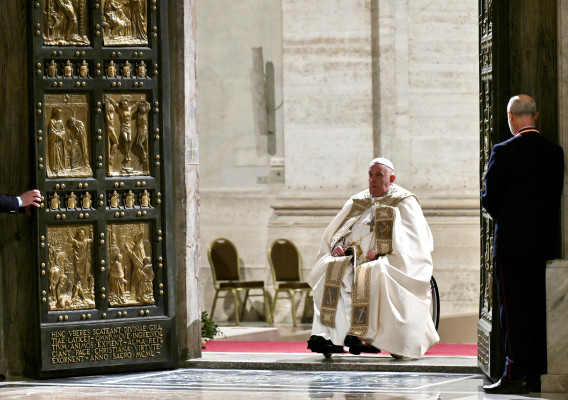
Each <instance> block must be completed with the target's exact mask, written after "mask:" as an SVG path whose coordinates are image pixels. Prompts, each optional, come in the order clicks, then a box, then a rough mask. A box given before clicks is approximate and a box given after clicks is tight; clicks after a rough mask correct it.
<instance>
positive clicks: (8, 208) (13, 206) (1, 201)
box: [0, 193, 20, 214]
mask: <svg viewBox="0 0 568 400" xmlns="http://www.w3.org/2000/svg"><path fill="white" fill-rule="evenodd" d="M19 211H20V203H19V202H18V198H17V197H16V196H9V195H6V194H1V193H0V212H3V213H10V214H16V213H18V212H19Z"/></svg>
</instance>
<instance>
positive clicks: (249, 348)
mask: <svg viewBox="0 0 568 400" xmlns="http://www.w3.org/2000/svg"><path fill="white" fill-rule="evenodd" d="M206 346H207V348H206V349H204V350H203V351H204V352H206V353H208V352H209V353H283V354H285V353H310V354H311V353H312V352H311V351H310V350H308V349H307V348H306V346H307V344H306V342H237V341H234V342H232V341H216V340H212V341H209V342H207V345H206ZM381 354H388V353H385V352H382V353H381ZM426 355H427V356H438V357H477V345H475V344H437V345H435V346H434V347H432V348H431V349H430V350H428V351H427V352H426Z"/></svg>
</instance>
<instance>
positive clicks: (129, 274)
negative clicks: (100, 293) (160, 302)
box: [107, 222, 155, 306]
mask: <svg viewBox="0 0 568 400" xmlns="http://www.w3.org/2000/svg"><path fill="white" fill-rule="evenodd" d="M150 228H151V226H150V223H149V222H146V223H133V224H109V225H108V228H107V229H108V237H109V239H110V240H109V242H108V247H107V251H108V257H109V267H110V270H109V278H108V279H109V282H108V286H109V301H110V304H111V306H134V305H145V304H154V303H155V300H154V267H153V265H152V245H151V243H150Z"/></svg>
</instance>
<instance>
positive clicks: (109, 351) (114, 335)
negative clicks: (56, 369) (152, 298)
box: [50, 325, 164, 364]
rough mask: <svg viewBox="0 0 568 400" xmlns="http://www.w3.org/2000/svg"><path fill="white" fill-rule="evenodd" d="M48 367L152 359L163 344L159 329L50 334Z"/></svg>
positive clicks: (85, 330) (109, 329)
mask: <svg viewBox="0 0 568 400" xmlns="http://www.w3.org/2000/svg"><path fill="white" fill-rule="evenodd" d="M50 339H51V364H76V363H89V362H96V361H107V360H125V359H134V358H148V357H155V356H156V355H158V354H160V350H161V347H162V344H163V343H164V338H163V329H162V327H161V326H160V325H141V326H127V327H117V328H95V329H77V330H73V331H56V332H51V338H50Z"/></svg>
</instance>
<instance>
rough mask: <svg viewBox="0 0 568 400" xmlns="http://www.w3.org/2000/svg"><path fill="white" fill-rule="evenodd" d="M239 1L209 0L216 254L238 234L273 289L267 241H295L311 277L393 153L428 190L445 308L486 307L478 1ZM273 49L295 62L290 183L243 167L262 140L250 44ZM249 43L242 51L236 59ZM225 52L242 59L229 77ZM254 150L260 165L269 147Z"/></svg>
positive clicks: (286, 88) (282, 314)
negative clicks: (353, 199)
mask: <svg viewBox="0 0 568 400" xmlns="http://www.w3.org/2000/svg"><path fill="white" fill-rule="evenodd" d="M261 3H262V4H264V3H263V2H261ZM239 4H240V6H239V7H238V8H236V6H230V7H220V6H217V4H216V3H215V4H212V3H208V2H201V3H200V5H199V7H200V8H201V9H200V10H201V11H200V28H199V29H200V38H201V39H200V40H201V46H200V50H199V54H200V65H199V71H200V85H201V87H200V89H201V93H203V95H202V96H201V97H200V130H201V132H202V138H201V139H202V140H201V155H202V157H207V159H206V160H205V159H202V163H201V165H202V169H201V172H202V174H201V179H202V180H201V182H202V193H201V206H202V209H201V210H202V221H201V222H202V225H201V229H202V248H203V250H204V254H205V251H206V249H207V248H208V246H209V243H210V242H211V241H212V240H213V239H215V238H216V237H226V238H229V239H230V240H232V241H233V242H235V244H236V245H237V248H238V249H239V252H240V255H241V258H242V260H243V262H244V266H245V269H244V272H245V275H246V277H247V279H264V280H265V282H266V283H267V284H268V285H269V286H271V285H272V282H271V277H270V271H269V266H268V262H267V259H266V248H267V246H268V245H269V244H270V243H271V242H272V240H274V239H276V238H280V237H286V238H289V239H291V240H292V241H294V242H295V243H296V244H297V246H298V248H299V249H300V252H301V253H302V259H303V265H304V272H305V273H304V276H307V273H308V272H309V270H310V269H311V267H312V265H313V264H314V262H315V256H316V253H317V250H318V248H319V241H320V238H321V235H322V233H323V230H324V229H325V227H326V226H327V224H328V223H329V222H330V221H331V219H332V218H333V216H334V215H335V214H336V213H337V212H338V211H339V209H340V208H341V207H342V205H343V203H344V202H345V201H346V200H347V199H348V198H349V196H351V195H352V194H354V193H356V192H358V191H360V190H363V189H365V188H366V185H367V179H366V175H367V169H368V163H369V161H370V160H371V159H372V158H373V157H374V156H375V155H384V156H387V157H389V158H391V160H392V161H393V162H394V163H395V166H396V168H397V183H400V184H401V185H403V186H405V187H406V188H407V189H409V190H411V191H413V192H415V193H416V194H417V195H418V197H419V198H420V200H421V202H422V205H423V208H424V212H425V215H426V217H427V219H428V222H429V224H430V227H431V229H432V232H433V235H434V241H435V252H434V254H433V257H434V263H435V276H436V278H437V280H438V284H439V286H440V291H441V296H442V315H456V314H465V313H471V312H476V311H477V309H478V290H479V267H478V261H479V239H478V231H479V212H478V209H479V201H478V191H479V187H478V166H477V154H478V151H479V150H478V121H477V119H478V104H477V99H478V87H477V79H478V77H477V74H478V71H477V68H478V60H477V57H478V55H477V5H476V3H475V2H474V3H471V4H470V2H463V1H460V0H452V1H449V2H444V3H440V2H424V1H415V0H381V1H376V0H353V1H349V2H345V1H343V0H331V1H330V0H326V1H323V0H281V8H280V9H276V8H275V7H274V4H273V5H272V6H271V7H265V8H263V12H262V13H260V12H259V11H258V10H257V8H258V7H260V6H261V4H259V1H252V0H247V1H243V2H240V3H239ZM203 15H205V21H204V20H203V19H201V16H203ZM252 17H254V18H255V19H254V20H252V19H251V18H252ZM242 21H246V22H247V23H248V25H246V26H245V25H244V24H243V22H242ZM280 21H281V26H279V24H280ZM270 22H273V25H274V26H279V27H280V31H275V30H270V31H266V32H267V34H266V35H265V36H264V37H263V40H264V42H262V43H261V41H260V39H259V38H258V36H257V35H258V31H259V30H260V29H263V27H265V26H266V25H268V24H270ZM204 25H206V26H204ZM226 26H230V27H231V32H232V33H233V34H232V36H231V37H228V36H227V35H226V34H225V33H224V32H225V30H226V29H227V28H226ZM213 32H215V35H213ZM221 38H222V39H224V41H223V42H222V41H221V40H220V39H221ZM204 41H207V42H208V44H207V45H204V44H203V42H204ZM270 43H271V44H270ZM259 45H262V46H263V48H264V49H265V55H266V54H267V53H270V51H269V50H267V49H272V53H271V54H272V56H271V57H273V59H274V60H281V61H280V62H281V64H280V65H277V64H275V65H276V69H277V70H281V71H282V72H281V81H279V82H280V84H281V89H280V92H278V91H277V92H278V93H281V95H282V96H283V97H282V98H283V100H284V103H283V106H282V109H281V111H282V112H283V115H282V121H283V125H282V126H280V125H279V128H278V133H277V134H278V137H279V140H282V143H283V146H284V148H283V149H281V148H279V153H278V155H277V158H278V159H280V157H283V162H284V164H283V170H284V175H285V183H284V184H274V183H269V184H268V185H264V184H257V183H255V181H254V179H253V178H254V175H255V174H256V176H257V177H258V176H259V175H261V174H268V172H266V169H267V166H264V165H260V163H257V165H256V166H255V167H250V166H249V167H243V166H242V165H240V164H239V162H238V161H237V156H236V155H237V154H240V153H239V152H240V150H239V148H240V146H241V144H242V143H243V140H246V141H247V143H249V145H248V146H250V148H252V147H253V145H254V143H255V142H254V140H253V139H254V130H255V126H254V121H255V115H254V112H253V110H251V107H250V100H249V99H250V96H251V92H250V91H251V85H250V83H248V86H245V81H246V80H247V79H249V78H248V77H249V73H250V68H251V65H250V62H251V61H249V60H250V48H251V47H256V46H259ZM237 48H238V49H239V52H240V53H242V54H238V55H237V54H235V52H236V50H235V49H237ZM278 52H280V57H281V58H279V57H278V56H277V55H276V54H278ZM229 55H230V57H228V56H229ZM221 59H223V60H225V61H226V62H227V63H231V65H233V64H232V63H233V59H239V60H242V63H241V65H240V66H238V67H237V66H235V68H234V69H233V70H231V72H226V71H222V72H221V71H219V65H222V62H221V61H220V60H221ZM265 59H267V57H266V56H265ZM201 71H203V73H201ZM277 84H278V81H277ZM209 90H213V91H215V93H217V92H218V91H220V90H223V91H224V92H225V93H226V96H225V97H224V98H223V99H222V100H219V96H217V95H211V94H207V93H204V92H205V91H209ZM245 97H246V99H245ZM279 102H280V100H279V99H277V103H278V104H279ZM236 110H238V112H236ZM279 111H280V110H279ZM237 115H238V118H237ZM280 129H282V130H280ZM246 138H248V139H246ZM226 140H231V141H232V142H233V143H235V149H234V150H233V153H234V154H227V150H226V149H224V148H223V147H222V146H220V145H219V143H220V141H221V142H225V141H226ZM250 154H251V155H250V160H252V161H251V162H253V161H254V162H257V161H255V160H258V157H257V153H255V154H256V155H255V154H252V153H250ZM274 158H275V157H272V158H270V157H268V161H267V164H268V162H269V161H270V162H271V163H274ZM214 166H215V167H214ZM202 265H203V268H202V270H203V278H202V281H201V283H202V289H203V307H204V309H210V305H211V302H212V297H213V293H212V291H211V290H210V288H211V283H212V282H211V278H210V271H209V265H208V263H207V262H206V261H205V259H204V260H203V264H202ZM282 304H283V306H282V307H279V309H280V310H277V315H276V321H277V322H290V321H291V319H290V315H289V305H287V304H286V305H284V302H283V303H282ZM300 307H302V305H300ZM232 313H233V307H232V301H226V302H225V303H224V304H223V306H221V305H219V306H218V308H217V311H216V315H217V317H216V319H218V320H223V319H226V318H227V317H229V316H230V315H231V314H232ZM261 314H262V308H261V304H260V302H255V304H254V309H252V310H251V309H250V305H249V311H248V318H250V319H255V318H259V317H260V315H261Z"/></svg>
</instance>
